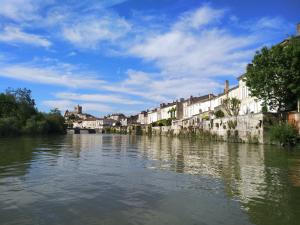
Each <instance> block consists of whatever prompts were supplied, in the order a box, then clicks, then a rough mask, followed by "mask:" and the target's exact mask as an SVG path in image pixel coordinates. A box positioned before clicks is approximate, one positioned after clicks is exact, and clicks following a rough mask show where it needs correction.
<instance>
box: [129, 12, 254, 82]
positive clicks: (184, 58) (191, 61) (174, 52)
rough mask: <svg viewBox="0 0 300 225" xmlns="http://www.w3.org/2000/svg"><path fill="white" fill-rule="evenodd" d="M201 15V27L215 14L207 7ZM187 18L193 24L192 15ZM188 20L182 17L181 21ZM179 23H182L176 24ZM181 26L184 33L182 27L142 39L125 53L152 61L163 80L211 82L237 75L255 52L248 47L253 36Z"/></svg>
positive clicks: (213, 28) (251, 43) (217, 29)
mask: <svg viewBox="0 0 300 225" xmlns="http://www.w3.org/2000/svg"><path fill="white" fill-rule="evenodd" d="M201 11H202V9H200V12H201ZM204 11H205V12H206V13H205V15H206V20H204V21H205V24H210V22H211V23H213V22H214V20H215V18H214V14H215V13H216V12H215V11H214V10H208V8H207V7H205V10H204ZM209 13H211V15H210V16H208V14H209ZM189 15H190V17H189V18H190V19H191V20H194V19H193V17H194V14H189ZM189 18H188V17H187V15H185V17H184V21H186V20H188V19H189ZM181 21H182V19H180V23H181ZM200 21H202V20H200ZM176 24H177V23H176ZM198 24H199V25H200V22H199V23H198ZM181 25H185V29H183V27H182V26H180V27H178V26H173V27H172V28H170V29H169V31H167V32H165V33H158V34H157V35H155V36H152V37H150V38H147V37H146V38H145V39H144V40H143V41H141V42H139V43H136V44H134V45H133V46H132V47H131V48H130V49H129V53H130V54H131V55H133V56H136V57H140V58H142V59H144V60H147V61H153V62H154V63H155V64H156V65H157V66H158V67H159V68H160V69H161V71H162V74H164V75H165V76H167V77H172V78H174V77H188V76H196V77H199V78H201V77H202V78H208V77H211V78H212V77H215V76H235V75H236V74H239V73H241V72H242V70H243V69H244V68H243V66H245V65H246V63H247V62H248V60H249V57H251V55H253V54H254V52H255V49H254V48H252V46H251V45H253V43H255V42H256V41H257V40H256V39H255V36H251V35H247V36H246V35H245V36H243V35H232V34H231V33H230V32H229V31H227V30H225V29H220V28H218V27H211V28H201V29H199V30H193V29H191V28H190V25H189V24H188V23H181Z"/></svg>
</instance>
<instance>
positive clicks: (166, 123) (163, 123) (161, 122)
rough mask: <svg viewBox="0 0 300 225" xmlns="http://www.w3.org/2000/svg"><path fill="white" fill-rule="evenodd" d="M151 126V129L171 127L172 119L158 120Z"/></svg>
mask: <svg viewBox="0 0 300 225" xmlns="http://www.w3.org/2000/svg"><path fill="white" fill-rule="evenodd" d="M151 125H152V127H157V126H160V127H162V126H171V125H172V119H171V118H169V119H163V120H158V121H156V122H153V123H152V124H151Z"/></svg>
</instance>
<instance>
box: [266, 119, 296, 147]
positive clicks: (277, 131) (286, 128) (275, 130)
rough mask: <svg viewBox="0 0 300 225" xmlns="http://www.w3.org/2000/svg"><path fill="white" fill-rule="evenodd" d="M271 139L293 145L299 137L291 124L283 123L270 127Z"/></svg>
mask: <svg viewBox="0 0 300 225" xmlns="http://www.w3.org/2000/svg"><path fill="white" fill-rule="evenodd" d="M270 138H271V141H274V142H279V143H280V145H283V146H284V145H293V144H295V143H296V141H297V138H298V132H297V130H296V129H295V127H293V126H292V125H290V124H287V123H283V124H277V125H273V126H272V127H271V129H270Z"/></svg>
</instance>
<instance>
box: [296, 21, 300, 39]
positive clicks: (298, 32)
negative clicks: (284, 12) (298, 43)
mask: <svg viewBox="0 0 300 225" xmlns="http://www.w3.org/2000/svg"><path fill="white" fill-rule="evenodd" d="M296 36H300V23H298V24H297V34H296Z"/></svg>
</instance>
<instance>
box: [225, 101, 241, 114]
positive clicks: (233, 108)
mask: <svg viewBox="0 0 300 225" xmlns="http://www.w3.org/2000/svg"><path fill="white" fill-rule="evenodd" d="M222 107H223V108H224V110H225V111H226V113H227V115H228V116H237V115H239V111H240V107H241V101H240V100H239V99H237V98H226V99H224V100H223V102H222Z"/></svg>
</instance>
